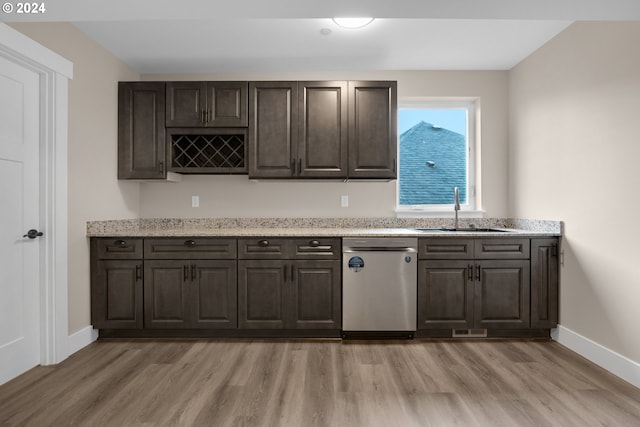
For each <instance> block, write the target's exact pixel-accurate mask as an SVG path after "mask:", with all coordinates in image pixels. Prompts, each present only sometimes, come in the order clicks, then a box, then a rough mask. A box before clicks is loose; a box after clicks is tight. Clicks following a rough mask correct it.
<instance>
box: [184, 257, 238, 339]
mask: <svg viewBox="0 0 640 427" xmlns="http://www.w3.org/2000/svg"><path fill="white" fill-rule="evenodd" d="M189 269H190V275H191V283H189V285H188V286H189V288H190V293H191V310H190V312H191V322H190V323H191V327H193V328H204V329H229V328H235V327H236V326H237V325H238V316H237V305H238V304H237V303H238V300H237V291H236V290H237V286H236V283H237V264H236V261H217V260H216V261H209V260H206V261H205V260H198V261H191V263H190V266H189Z"/></svg>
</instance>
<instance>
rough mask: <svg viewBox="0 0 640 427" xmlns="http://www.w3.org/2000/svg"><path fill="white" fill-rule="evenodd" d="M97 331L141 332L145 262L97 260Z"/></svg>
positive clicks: (94, 273) (94, 321)
mask: <svg viewBox="0 0 640 427" xmlns="http://www.w3.org/2000/svg"><path fill="white" fill-rule="evenodd" d="M91 275H92V282H91V323H92V324H93V327H94V328H107V329H136V328H142V260H96V261H95V262H94V268H93V271H92V272H91Z"/></svg>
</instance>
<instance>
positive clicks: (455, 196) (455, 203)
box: [453, 187, 460, 228]
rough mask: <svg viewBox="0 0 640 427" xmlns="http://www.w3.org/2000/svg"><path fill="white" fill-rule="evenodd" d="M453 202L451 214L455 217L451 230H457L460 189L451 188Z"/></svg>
mask: <svg viewBox="0 0 640 427" xmlns="http://www.w3.org/2000/svg"><path fill="white" fill-rule="evenodd" d="M453 200H454V201H453V212H454V214H455V217H456V219H455V223H454V225H453V228H458V211H459V210H460V189H459V188H458V187H454V188H453Z"/></svg>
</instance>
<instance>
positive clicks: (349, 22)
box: [331, 18, 375, 30]
mask: <svg viewBox="0 0 640 427" xmlns="http://www.w3.org/2000/svg"><path fill="white" fill-rule="evenodd" d="M331 19H332V20H333V22H335V23H336V25H338V26H340V27H342V28H349V29H351V30H354V29H356V28H363V27H366V26H367V25H369V24H371V23H372V22H373V20H374V19H375V18H331Z"/></svg>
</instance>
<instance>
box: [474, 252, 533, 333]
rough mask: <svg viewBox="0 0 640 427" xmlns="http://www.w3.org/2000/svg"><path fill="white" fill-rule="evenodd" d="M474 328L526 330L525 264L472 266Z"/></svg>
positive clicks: (504, 262) (480, 263) (506, 262)
mask: <svg viewBox="0 0 640 427" xmlns="http://www.w3.org/2000/svg"><path fill="white" fill-rule="evenodd" d="M474 275H475V310H474V317H475V325H474V327H475V328H486V329H511V328H519V329H522V328H528V327H529V301H530V297H529V261H528V260H526V261H525V260H491V261H477V262H476V264H475V272H474Z"/></svg>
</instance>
